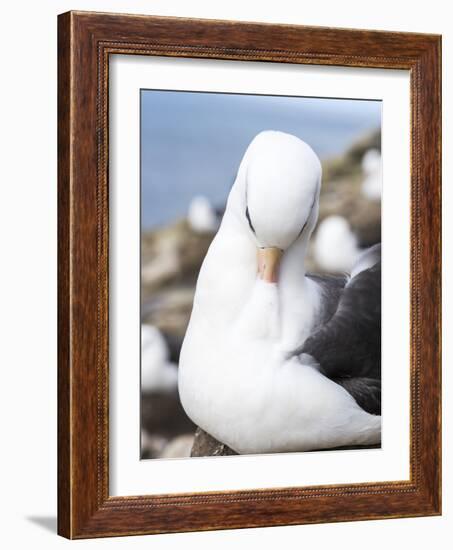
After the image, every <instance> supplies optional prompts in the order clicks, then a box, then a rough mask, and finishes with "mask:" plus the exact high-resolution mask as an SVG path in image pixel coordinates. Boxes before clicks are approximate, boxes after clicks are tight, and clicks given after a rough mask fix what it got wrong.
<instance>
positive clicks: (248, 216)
mask: <svg viewBox="0 0 453 550" xmlns="http://www.w3.org/2000/svg"><path fill="white" fill-rule="evenodd" d="M245 216H246V218H247V221H248V222H249V225H250V229H251V230H252V231H253V233H255V235H256V231H255V228H254V227H253V223H252V220H251V219H250V213H249V207H248V206H247V207H246V209H245Z"/></svg>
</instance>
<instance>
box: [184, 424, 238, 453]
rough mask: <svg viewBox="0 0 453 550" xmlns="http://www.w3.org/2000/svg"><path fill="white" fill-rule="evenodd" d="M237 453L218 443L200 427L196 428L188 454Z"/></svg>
mask: <svg viewBox="0 0 453 550" xmlns="http://www.w3.org/2000/svg"><path fill="white" fill-rule="evenodd" d="M231 455H237V453H236V452H234V451H233V450H232V449H230V448H229V447H228V445H225V444H224V443H220V441H217V439H215V438H214V437H212V436H211V435H209V434H208V433H207V432H205V431H204V430H202V429H201V428H197V430H196V432H195V437H194V441H193V446H192V452H191V453H190V456H231Z"/></svg>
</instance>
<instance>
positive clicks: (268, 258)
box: [258, 246, 283, 283]
mask: <svg viewBox="0 0 453 550" xmlns="http://www.w3.org/2000/svg"><path fill="white" fill-rule="evenodd" d="M282 254H283V250H280V248H276V247H275V246H270V247H267V248H258V276H259V278H260V279H262V280H263V281H266V282H267V283H276V282H277V281H278V271H279V267H280V260H281V257H282Z"/></svg>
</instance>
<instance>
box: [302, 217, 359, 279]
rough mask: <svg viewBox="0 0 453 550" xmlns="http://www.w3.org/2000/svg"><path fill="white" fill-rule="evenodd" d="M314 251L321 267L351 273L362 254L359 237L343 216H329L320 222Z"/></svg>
mask: <svg viewBox="0 0 453 550" xmlns="http://www.w3.org/2000/svg"><path fill="white" fill-rule="evenodd" d="M313 251H314V256H315V260H316V263H317V264H318V265H319V267H320V268H321V269H323V270H326V271H330V272H332V273H344V272H345V273H350V272H351V268H352V266H353V265H354V262H355V261H356V260H357V257H358V255H359V254H360V249H359V247H358V244H357V237H356V236H355V235H354V233H353V232H352V230H351V227H350V225H349V223H348V221H347V220H346V219H345V218H343V217H342V216H328V217H327V218H325V219H324V220H323V221H322V222H321V223H320V224H319V227H318V230H317V232H316V235H315V237H314V247H313Z"/></svg>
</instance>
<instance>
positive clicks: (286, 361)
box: [179, 131, 381, 454]
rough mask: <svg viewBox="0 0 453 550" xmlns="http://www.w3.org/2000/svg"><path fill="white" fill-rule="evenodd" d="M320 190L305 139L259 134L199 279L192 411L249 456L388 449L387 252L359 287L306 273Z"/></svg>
mask: <svg viewBox="0 0 453 550" xmlns="http://www.w3.org/2000/svg"><path fill="white" fill-rule="evenodd" d="M320 185H321V165H320V162H319V159H318V157H317V156H316V154H315V153H314V152H313V150H312V149H311V148H310V147H309V146H308V145H307V144H306V143H305V142H303V141H302V140H300V139H299V138H297V137H295V136H292V135H289V134H285V133H282V132H275V131H266V132H262V133H260V134H258V135H257V136H256V137H255V138H254V139H253V141H252V142H251V144H250V145H249V147H248V148H247V150H246V152H245V154H244V157H243V159H242V162H241V164H240V167H239V170H238V174H237V178H236V181H235V183H234V185H233V187H232V189H231V192H230V195H229V198H228V203H227V208H226V211H225V214H224V217H223V220H222V223H221V226H220V228H219V231H218V232H217V235H216V236H215V238H214V240H213V242H212V244H211V246H210V248H209V250H208V253H207V255H206V257H205V260H204V262H203V265H202V267H201V270H200V274H199V277H198V281H197V287H196V293H195V298H194V304H193V310H192V315H191V319H190V322H189V326H188V329H187V332H186V336H185V339H184V342H183V347H182V350H181V357H180V366H179V392H180V397H181V402H182V405H183V407H184V409H185V410H186V412H187V414H188V415H189V417H190V418H191V419H192V420H193V421H194V422H195V423H196V424H198V425H199V426H200V427H201V428H203V429H204V430H205V431H206V432H208V433H209V434H211V435H212V436H213V437H215V438H216V439H218V440H219V441H221V442H222V443H225V444H227V445H228V446H229V447H231V448H232V449H233V450H234V451H236V452H238V453H240V454H245V453H267V452H287V451H306V450H313V449H324V448H331V447H340V446H346V445H372V444H378V443H379V442H380V435H381V417H380V250H379V248H378V247H376V248H374V249H372V250H370V251H368V252H367V253H365V255H364V256H363V257H361V258H360V260H359V262H358V264H357V265H356V266H355V267H354V269H353V270H352V273H351V276H350V277H348V278H346V277H345V278H335V277H318V276H310V275H307V274H306V272H305V265H304V259H305V255H306V252H307V246H308V242H309V238H310V235H311V233H312V231H313V228H314V226H315V224H316V220H317V217H318V208H319V192H320Z"/></svg>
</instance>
